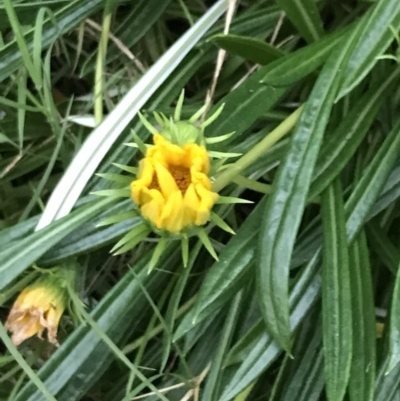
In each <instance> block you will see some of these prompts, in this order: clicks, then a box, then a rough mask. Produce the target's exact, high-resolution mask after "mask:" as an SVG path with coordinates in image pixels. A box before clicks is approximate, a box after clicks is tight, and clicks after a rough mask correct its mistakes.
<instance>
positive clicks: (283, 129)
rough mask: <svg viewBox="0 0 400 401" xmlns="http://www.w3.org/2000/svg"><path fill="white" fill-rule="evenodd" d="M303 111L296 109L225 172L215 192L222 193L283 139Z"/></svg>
mask: <svg viewBox="0 0 400 401" xmlns="http://www.w3.org/2000/svg"><path fill="white" fill-rule="evenodd" d="M302 110H303V106H300V107H299V108H298V109H296V110H295V111H294V112H293V113H292V114H291V115H290V116H289V117H287V118H286V119H285V120H284V121H282V122H281V123H280V124H279V125H278V126H277V127H276V128H275V129H274V130H273V131H271V132H270V133H269V135H267V136H266V137H265V138H264V139H263V140H262V141H261V142H260V143H258V144H257V145H255V146H254V147H253V149H251V150H250V151H248V152H247V153H246V154H245V155H243V156H242V157H241V158H240V159H239V160H238V161H236V162H235V163H234V164H233V165H232V166H231V167H229V168H227V169H226V170H224V171H223V172H222V173H221V175H220V176H218V177H217V179H216V180H215V182H214V185H213V190H214V191H215V192H220V191H221V190H222V189H223V188H225V187H226V186H227V185H228V184H229V183H230V182H231V181H232V180H233V178H234V177H236V176H237V175H238V174H240V173H241V172H242V171H243V170H244V169H245V168H246V167H248V166H250V165H251V164H252V163H253V162H254V161H255V160H257V159H258V158H259V157H261V156H262V155H263V154H264V153H265V152H266V151H267V150H268V149H270V148H271V147H272V146H273V145H275V143H276V142H278V141H279V140H280V139H281V138H283V137H284V136H285V135H286V134H287V133H289V132H290V130H291V129H292V128H293V127H294V126H295V125H296V123H297V120H298V119H299V117H300V114H301V112H302Z"/></svg>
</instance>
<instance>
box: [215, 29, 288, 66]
mask: <svg viewBox="0 0 400 401" xmlns="http://www.w3.org/2000/svg"><path fill="white" fill-rule="evenodd" d="M209 40H210V41H212V42H214V43H215V44H217V45H218V46H219V47H221V48H222V49H224V50H226V51H227V52H228V53H232V54H236V55H237V56H240V57H243V58H244V59H245V60H249V61H251V62H253V63H257V64H261V65H265V64H268V63H270V62H271V61H274V60H276V59H278V58H279V57H282V56H283V55H284V54H285V52H284V51H282V50H280V49H278V48H276V47H275V46H272V45H270V44H269V43H267V42H265V41H263V40H261V39H257V38H253V37H250V36H240V35H234V34H228V35H224V34H219V35H215V36H212V37H211V38H210V39H209Z"/></svg>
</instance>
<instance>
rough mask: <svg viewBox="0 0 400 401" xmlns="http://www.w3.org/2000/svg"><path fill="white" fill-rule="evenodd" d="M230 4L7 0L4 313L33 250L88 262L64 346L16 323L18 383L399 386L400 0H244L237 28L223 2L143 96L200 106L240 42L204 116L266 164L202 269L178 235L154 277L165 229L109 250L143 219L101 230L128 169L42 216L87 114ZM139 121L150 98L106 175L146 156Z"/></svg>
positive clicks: (234, 190) (83, 132) (361, 396)
mask: <svg viewBox="0 0 400 401" xmlns="http://www.w3.org/2000/svg"><path fill="white" fill-rule="evenodd" d="M214 3H216V2H213V1H207V0H187V1H184V0H137V1H135V2H131V1H123V0H110V1H104V0H90V1H87V0H65V1H59V0H57V1H53V0H43V1H41V0H40V1H39V0H38V1H28V0H19V1H17V0H14V1H11V0H4V1H3V2H1V3H0V180H1V181H0V182H1V185H0V228H1V231H0V320H1V321H2V322H4V321H5V320H6V318H7V315H8V311H9V309H10V307H11V305H12V302H13V300H14V299H15V296H16V295H17V294H18V292H19V291H20V290H21V289H23V288H24V287H25V286H26V285H27V284H28V283H29V282H30V281H31V280H33V279H34V278H35V277H37V276H38V275H39V274H40V272H38V270H37V269H33V268H32V265H33V264H37V265H38V266H40V267H41V268H46V267H51V266H55V265H60V266H65V265H68V264H77V265H78V266H79V282H78V284H77V293H76V298H75V299H74V302H75V312H74V308H72V309H73V310H72V311H67V312H66V314H65V315H64V318H63V320H62V324H61V327H60V330H59V340H60V343H61V346H60V347H59V348H58V349H55V348H54V347H52V346H50V345H49V344H47V343H46V342H45V341H42V340H39V339H37V338H32V339H30V340H28V341H26V342H25V343H24V344H23V345H22V346H21V347H19V349H18V351H17V350H16V349H15V348H13V347H12V345H11V344H10V340H9V338H8V336H7V335H6V333H5V331H4V327H3V326H2V325H0V337H1V339H2V343H0V352H1V354H0V400H1V401H5V400H8V401H11V400H15V401H46V400H52V401H54V400H58V401H78V400H82V401H99V400H107V401H128V400H134V399H146V400H158V399H161V400H164V401H165V400H182V401H183V400H188V399H195V400H203V401H217V400H218V401H229V400H235V401H244V400H249V401H255V400H264V399H265V400H277V401H278V400H279V401H291V400H296V401H306V400H307V401H310V400H311V401H313V400H315V401H317V400H329V401H340V400H344V399H348V400H350V401H372V400H378V401H381V400H385V401H392V400H393V401H394V400H398V399H399V397H400V387H399V385H400V383H399V380H400V379H399V377H400V365H399V364H398V362H399V361H400V346H399V344H400V318H399V316H400V275H399V274H398V273H397V272H398V265H399V258H400V248H399V244H398V238H399V225H398V224H399V208H398V206H399V196H400V164H399V161H400V160H399V155H400V118H399V107H400V91H399V81H400V68H399V61H400V58H399V56H398V55H399V51H398V46H399V45H400V43H399V42H400V40H399V36H398V32H399V30H400V2H399V1H398V0H375V1H373V0H354V1H348V0H320V1H314V0H302V1H300V0H254V1H244V0H242V1H239V2H238V4H237V7H236V11H235V14H234V17H233V20H232V23H231V26H230V34H229V35H224V34H223V30H224V20H223V18H220V19H219V21H218V22H217V23H215V24H214V25H213V27H212V28H211V29H209V30H208V31H207V33H206V34H205V35H204V36H203V37H202V38H201V39H200V40H197V39H196V40H195V43H193V42H192V43H191V44H188V45H187V46H193V45H194V47H193V49H191V50H190V52H189V53H188V54H187V55H186V56H185V57H184V58H183V61H182V62H180V63H179V65H178V66H177V67H176V68H174V69H173V70H172V72H171V73H170V74H169V75H167V76H165V77H164V78H163V79H162V80H161V81H160V80H158V81H157V82H156V81H154V85H155V86H154V89H155V93H154V94H153V95H152V96H151V97H150V99H149V100H148V101H147V102H146V104H145V105H144V107H143V108H142V109H143V110H144V112H146V113H148V112H151V111H153V110H156V111H161V112H164V113H166V114H167V115H170V114H172V113H173V109H174V105H175V104H176V100H177V98H178V96H179V93H180V92H181V90H182V88H185V91H186V99H185V104H184V107H183V116H184V117H189V116H190V115H191V114H193V112H194V111H195V110H197V109H198V108H200V107H201V105H202V104H204V100H205V98H206V93H207V90H208V89H209V88H210V86H211V83H212V80H213V74H214V70H215V61H216V58H217V53H218V50H219V49H221V48H222V49H225V50H226V51H227V56H226V60H225V63H224V65H223V68H222V70H221V73H220V76H219V79H218V83H217V87H216V92H215V94H214V98H213V102H214V106H213V108H212V110H216V108H217V107H219V105H221V104H222V103H225V108H224V110H223V113H222V114H221V116H220V117H219V118H218V120H217V121H215V122H214V123H213V124H212V125H211V126H210V127H208V128H207V131H206V133H207V136H210V137H212V136H219V135H223V134H227V133H230V132H233V131H234V132H235V134H234V135H233V136H232V137H231V138H230V139H229V140H227V141H225V142H222V143H220V144H216V145H213V146H212V147H211V149H212V150H214V151H223V152H238V153H241V154H244V155H247V154H248V155H250V156H249V157H250V161H251V163H248V164H246V165H243V171H242V172H241V175H239V176H234V177H230V178H231V179H230V180H228V181H229V182H228V181H227V185H226V186H225V187H224V188H223V189H222V191H221V193H222V194H223V195H227V196H236V197H237V196H240V197H242V198H244V199H248V200H251V201H253V204H239V205H235V206H232V205H218V206H217V207H216V208H215V211H216V213H218V214H219V215H220V216H222V217H224V218H225V220H226V221H227V222H228V223H229V224H230V225H231V226H232V227H233V228H234V230H235V231H236V235H234V236H232V235H230V234H227V233H225V232H223V231H222V230H220V229H218V228H214V229H212V231H211V234H210V235H211V237H212V239H213V245H214V247H215V248H216V250H217V252H218V254H219V261H217V262H215V261H214V260H213V259H212V257H211V256H210V255H209V254H208V253H207V251H206V250H205V249H204V248H203V247H201V246H200V244H199V243H198V242H196V241H195V240H193V241H191V242H190V254H191V257H190V260H189V266H188V267H187V268H183V266H182V261H181V257H180V249H179V242H176V243H175V242H171V243H170V245H169V247H168V249H167V251H166V252H165V253H164V255H163V257H162V258H161V260H160V261H159V263H158V265H157V266H156V268H155V269H154V271H153V272H152V273H151V274H148V273H147V264H148V262H149V260H150V257H151V254H152V251H153V249H154V246H155V243H154V239H153V238H149V239H148V240H146V241H143V242H142V243H140V244H139V245H138V246H137V247H136V248H135V249H134V250H132V251H130V252H128V253H126V254H124V255H119V256H111V255H110V253H109V251H110V249H111V248H112V246H113V244H115V242H116V241H117V240H118V239H119V238H121V236H122V235H123V234H124V233H126V232H127V231H128V230H129V229H131V228H132V227H134V225H135V224H138V221H139V220H138V218H132V219H129V220H127V221H123V222H120V223H118V224H115V225H113V226H107V227H97V224H98V223H99V222H100V221H102V220H104V218H105V217H107V216H110V215H112V214H115V213H117V212H124V211H128V210H130V208H131V207H132V203H131V201H130V200H129V199H128V200H122V201H121V200H118V201H114V200H110V199H99V198H96V197H94V196H93V195H90V192H92V191H93V190H101V189H107V188H109V185H110V184H109V183H108V182H107V181H105V180H102V179H100V178H99V177H98V176H95V175H94V176H93V177H92V178H91V179H90V181H89V183H88V184H87V185H86V186H85V189H84V191H83V193H82V194H81V195H80V198H79V200H78V202H77V204H76V206H75V207H74V209H73V210H72V212H71V213H69V214H68V215H67V216H65V217H63V218H62V219H59V220H57V221H55V222H53V223H51V224H50V225H48V226H46V227H45V228H43V229H41V230H39V231H35V227H36V225H37V223H38V221H39V218H40V215H41V213H42V212H43V210H44V208H45V205H46V202H47V200H48V198H49V196H50V195H51V193H52V191H53V189H54V188H55V186H56V185H57V183H58V182H59V180H60V178H61V177H62V176H63V174H64V173H65V171H66V169H67V167H68V165H69V163H70V162H71V161H72V160H73V158H74V156H75V155H76V153H77V152H78V150H79V149H80V148H81V146H82V144H83V142H84V141H85V139H86V138H87V137H88V136H89V135H90V133H91V131H92V128H89V127H86V126H84V125H82V124H80V123H79V122H78V123H77V122H73V118H72V117H71V116H75V117H76V116H86V117H88V116H89V117H88V119H87V120H86V121H89V122H90V123H91V122H93V120H97V121H100V120H101V119H102V118H103V115H108V114H109V113H111V112H112V110H114V108H115V107H116V106H117V105H118V104H120V103H121V102H126V99H125V100H124V99H123V95H124V94H125V93H126V92H127V91H128V90H129V89H130V88H131V87H133V86H134V85H135V84H136V83H137V82H138V80H139V79H140V78H141V77H142V76H143V77H145V76H146V71H147V70H148V69H149V67H150V66H152V65H153V64H154V63H157V60H159V59H160V57H161V55H162V54H163V53H164V52H165V51H166V50H167V49H168V48H169V47H170V46H171V45H172V44H173V43H174V42H175V41H176V40H178V39H179V38H180V37H182V35H183V34H184V32H185V31H187V30H188V29H190V28H191V27H192V28H193V29H195V27H196V26H197V25H196V22H197V21H198V20H199V18H200V17H201V16H203V15H204V14H205V13H206V11H207V9H209V8H210V7H211V6H212V5H213V4H214ZM222 3H223V1H222V0H221V4H222ZM107 29H110V32H111V33H112V35H113V36H111V37H110V38H109V39H108V41H107V35H104V34H103V36H102V37H101V31H102V30H103V33H104V32H107ZM99 55H100V56H99ZM99 76H100V77H102V80H101V82H100V83H99V80H98V77H99ZM96 77H97V79H96ZM93 93H97V94H98V95H97V97H94V96H93ZM96 99H97V101H96ZM303 104H304V106H303V108H302V110H301V115H300V113H299V110H298V108H299V107H301V105H303ZM296 110H297V111H296ZM293 113H294V114H293ZM299 115H300V117H299ZM68 117H69V118H68ZM294 122H295V123H296V124H293V123H294ZM293 125H295V126H294V128H293V129H291V128H292V127H293ZM132 129H134V130H135V132H137V134H138V135H139V137H140V138H141V139H142V140H144V141H145V140H147V139H148V133H147V132H146V130H145V128H144V127H142V125H141V124H140V122H139V119H138V118H137V116H136V117H135V118H133V120H132V121H130V123H129V124H128V126H127V127H126V128H125V129H124V131H123V132H122V134H121V136H120V137H119V138H118V140H117V141H116V142H115V143H114V144H113V146H112V148H111V150H110V151H109V152H107V155H106V156H105V158H104V159H103V160H102V161H101V164H100V166H99V168H98V169H97V170H96V171H97V172H102V173H115V172H117V171H118V169H117V168H116V167H115V166H114V165H113V163H120V164H129V165H132V166H133V165H135V164H136V163H137V161H138V159H139V158H140V155H139V154H138V152H137V150H136V149H133V148H131V147H126V146H124V145H123V144H124V143H125V142H128V141H131V139H132V136H131V130H132ZM287 131H290V132H289V134H288V135H285V133H286V132H287ZM268 135H269V136H268ZM264 138H269V139H267V141H269V140H270V145H269V146H265V147H264V148H263V151H262V152H261V154H259V155H258V157H254V154H255V153H254V147H256V148H255V149H260V143H262V142H261V141H262V140H263V139H264ZM274 138H275V139H274ZM277 138H279V140H278V141H277V140H276V139H277ZM264 143H265V142H264ZM251 149H253V151H252V152H253V153H252V152H251ZM248 152H250V153H248ZM92 156H93V157H96V151H95V150H94V151H93V155H87V157H88V159H89V157H92ZM236 160H237V159H232V163H233V162H235V161H236ZM222 174H224V173H222ZM79 299H80V300H81V301H82V302H83V304H84V305H85V308H83V307H82V306H80V307H79V305H81V304H80V303H79V302H80V301H79ZM77 307H78V312H79V313H77V311H76V308H77ZM77 315H80V318H81V319H79V318H78V316H77ZM139 397H141V398H139Z"/></svg>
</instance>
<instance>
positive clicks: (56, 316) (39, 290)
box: [5, 280, 66, 346]
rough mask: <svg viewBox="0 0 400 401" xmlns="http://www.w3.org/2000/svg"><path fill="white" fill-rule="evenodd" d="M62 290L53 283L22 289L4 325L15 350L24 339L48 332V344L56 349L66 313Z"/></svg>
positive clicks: (46, 281) (63, 291)
mask: <svg viewBox="0 0 400 401" xmlns="http://www.w3.org/2000/svg"><path fill="white" fill-rule="evenodd" d="M65 298H66V297H65V290H64V289H63V288H61V287H60V286H58V285H57V284H56V283H55V282H54V281H51V280H41V281H38V282H36V283H35V284H33V285H32V286H29V287H27V288H25V289H24V290H23V291H22V292H21V294H20V295H19V296H18V298H17V299H16V301H15V302H14V305H13V307H12V309H11V311H10V314H9V316H8V319H7V321H6V324H5V328H6V330H9V331H10V332H11V333H12V341H13V343H14V345H16V346H18V345H19V344H21V343H22V342H23V341H25V340H26V339H28V338H30V337H32V336H34V335H35V334H37V335H38V336H39V337H40V338H42V333H43V331H44V330H45V329H47V337H48V340H49V341H50V342H51V343H52V344H55V345H58V342H57V329H58V324H59V322H60V318H61V315H62V314H63V312H64V309H65V303H66V300H65Z"/></svg>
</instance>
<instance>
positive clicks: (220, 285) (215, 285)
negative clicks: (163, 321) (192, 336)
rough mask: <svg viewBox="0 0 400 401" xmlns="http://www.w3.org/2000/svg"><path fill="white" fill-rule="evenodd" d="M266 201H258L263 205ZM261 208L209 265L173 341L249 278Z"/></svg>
mask: <svg viewBox="0 0 400 401" xmlns="http://www.w3.org/2000/svg"><path fill="white" fill-rule="evenodd" d="M264 203H265V202H261V205H263V204H264ZM260 215H261V207H260V206H258V207H257V208H256V209H255V210H254V211H253V212H252V213H251V215H250V216H249V217H248V218H247V219H246V221H245V223H244V224H243V225H242V226H241V227H240V228H239V230H238V231H237V233H236V235H235V236H234V237H232V238H231V239H230V241H229V242H228V244H227V245H226V246H225V247H224V248H223V249H222V251H221V253H220V255H219V261H218V262H215V263H214V264H213V265H212V266H210V271H209V272H208V274H207V276H206V278H205V280H204V282H203V283H202V286H201V288H200V291H199V294H198V298H197V301H196V305H195V308H193V309H192V310H191V312H190V313H188V314H187V315H186V316H185V318H184V319H183V320H182V322H181V323H180V325H179V326H178V328H177V330H176V332H175V335H174V341H177V340H178V339H179V338H181V337H182V336H183V335H184V334H185V333H187V332H188V331H189V330H191V329H192V328H193V327H195V325H194V323H193V321H195V322H196V324H198V323H200V322H201V321H202V320H203V319H205V318H206V317H208V316H209V315H210V314H211V313H213V312H215V311H216V310H218V309H219V308H220V307H221V306H222V305H224V304H225V303H226V302H227V301H229V300H230V299H232V298H233V297H234V295H235V293H236V292H237V291H238V290H239V289H240V288H242V286H243V285H244V284H245V283H247V282H249V280H250V278H251V270H250V268H251V264H252V262H253V261H254V255H255V246H256V245H255V238H257V233H258V228H259V219H260Z"/></svg>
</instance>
